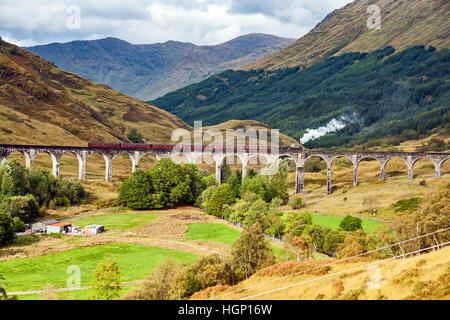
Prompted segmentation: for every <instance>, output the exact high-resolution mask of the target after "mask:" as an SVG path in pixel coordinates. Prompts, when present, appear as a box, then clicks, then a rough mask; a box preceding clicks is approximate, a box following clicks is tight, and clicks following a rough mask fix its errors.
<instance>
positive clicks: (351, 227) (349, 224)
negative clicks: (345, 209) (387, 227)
mask: <svg viewBox="0 0 450 320" xmlns="http://www.w3.org/2000/svg"><path fill="white" fill-rule="evenodd" d="M339 229H342V230H344V231H356V230H362V220H361V219H360V218H358V217H352V216H351V215H347V216H346V217H345V218H344V219H342V221H341V223H340V224H339Z"/></svg>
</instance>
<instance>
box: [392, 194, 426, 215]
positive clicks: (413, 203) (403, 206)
mask: <svg viewBox="0 0 450 320" xmlns="http://www.w3.org/2000/svg"><path fill="white" fill-rule="evenodd" d="M420 200H421V198H418V197H414V198H409V199H403V200H399V201H397V202H396V203H394V204H393V205H392V207H393V208H395V212H401V211H414V210H416V209H417V208H418V206H419V202H420Z"/></svg>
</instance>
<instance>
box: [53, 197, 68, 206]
mask: <svg viewBox="0 0 450 320" xmlns="http://www.w3.org/2000/svg"><path fill="white" fill-rule="evenodd" d="M54 202H55V205H56V206H58V207H67V206H70V200H69V198H67V196H61V197H55V199H54Z"/></svg>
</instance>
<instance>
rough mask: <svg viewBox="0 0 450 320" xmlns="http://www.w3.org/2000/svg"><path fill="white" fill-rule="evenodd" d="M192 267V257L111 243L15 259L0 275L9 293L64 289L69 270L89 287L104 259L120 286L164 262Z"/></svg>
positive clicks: (3, 265) (0, 265) (4, 263)
mask: <svg viewBox="0 0 450 320" xmlns="http://www.w3.org/2000/svg"><path fill="white" fill-rule="evenodd" d="M169 257H170V258H172V259H174V260H175V261H180V262H184V263H192V262H194V261H195V259H196V258H197V257H198V255H196V254H192V253H186V252H181V251H175V250H168V249H162V248H154V247H148V246H143V245H135V244H126V243H111V244H105V245H101V246H94V247H85V248H77V249H72V250H68V251H64V252H60V253H55V254H49V255H42V256H39V257H33V258H19V259H14V260H7V261H2V262H0V274H2V275H3V277H4V278H5V279H7V284H6V290H7V291H9V292H15V291H29V290H40V289H43V288H45V287H46V286H48V285H49V284H53V285H55V286H56V287H58V288H64V287H66V283H67V279H68V277H69V276H71V274H68V273H67V272H66V271H67V268H68V267H69V266H73V265H75V266H78V267H79V268H80V270H81V286H89V285H90V284H91V281H92V276H93V273H94V270H95V268H96V267H97V265H98V264H99V263H100V262H102V261H103V260H105V259H107V258H111V259H112V260H113V261H115V262H116V263H117V264H118V265H119V267H120V269H121V270H122V272H123V273H122V279H121V280H122V282H127V281H135V280H141V279H142V278H143V277H145V276H146V275H148V274H149V273H151V272H152V271H153V269H154V268H155V267H156V266H157V265H158V264H160V263H162V262H163V261H164V260H166V259H167V258H169Z"/></svg>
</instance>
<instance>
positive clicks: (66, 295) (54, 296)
mask: <svg viewBox="0 0 450 320" xmlns="http://www.w3.org/2000/svg"><path fill="white" fill-rule="evenodd" d="M139 286H141V284H133V285H129V286H122V290H121V291H120V295H121V296H123V295H124V294H126V293H127V292H129V291H131V290H133V289H135V288H138V287H139ZM93 294H94V290H92V289H85V290H77V291H70V292H54V293H40V294H36V293H35V294H23V295H19V296H17V298H18V299H19V300H90V298H91V297H92V295H93Z"/></svg>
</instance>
